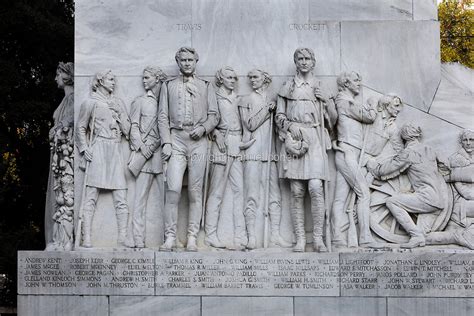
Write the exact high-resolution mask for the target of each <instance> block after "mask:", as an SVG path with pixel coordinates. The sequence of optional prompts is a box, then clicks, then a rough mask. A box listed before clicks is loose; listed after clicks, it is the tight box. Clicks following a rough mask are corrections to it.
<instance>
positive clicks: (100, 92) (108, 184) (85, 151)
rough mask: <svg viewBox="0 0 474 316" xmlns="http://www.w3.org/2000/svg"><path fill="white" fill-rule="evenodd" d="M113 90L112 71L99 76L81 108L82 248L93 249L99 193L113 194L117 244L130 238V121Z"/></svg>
mask: <svg viewBox="0 0 474 316" xmlns="http://www.w3.org/2000/svg"><path fill="white" fill-rule="evenodd" d="M114 90H115V76H114V74H113V73H112V71H111V70H106V71H104V72H100V73H97V74H96V75H95V76H94V79H93V82H92V93H91V96H90V98H89V99H88V100H86V101H85V102H84V103H83V104H82V105H81V108H80V111H79V117H78V120H77V131H76V145H77V147H78V149H79V152H80V153H81V155H82V157H83V161H82V162H83V163H82V165H81V166H80V167H81V168H83V169H84V171H85V176H84V188H83V190H84V191H83V194H82V195H83V199H82V201H81V209H80V212H81V214H80V218H79V220H80V221H81V220H82V222H83V223H82V224H83V226H82V231H83V239H82V246H83V247H92V244H91V226H92V218H93V215H94V211H95V207H96V204H97V199H98V197H99V191H100V190H110V191H111V192H112V197H113V201H114V207H115V211H116V216H117V226H118V244H119V245H123V246H124V245H125V242H126V237H127V222H128V205H127V183H126V180H125V168H126V166H125V163H124V161H123V158H122V149H121V140H122V136H125V137H128V135H129V131H130V120H129V118H128V115H127V113H126V111H125V106H124V103H123V101H122V100H120V99H119V98H117V97H115V96H114V94H113V92H114ZM79 225H80V224H79ZM79 229H81V226H79ZM76 236H79V235H76ZM76 238H79V237H76Z"/></svg>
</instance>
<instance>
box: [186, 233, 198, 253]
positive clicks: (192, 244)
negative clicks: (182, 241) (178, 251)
mask: <svg viewBox="0 0 474 316" xmlns="http://www.w3.org/2000/svg"><path fill="white" fill-rule="evenodd" d="M197 250H198V247H197V239H196V236H194V235H188V243H187V245H186V251H190V252H196V251H197Z"/></svg>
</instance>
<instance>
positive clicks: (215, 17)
mask: <svg viewBox="0 0 474 316" xmlns="http://www.w3.org/2000/svg"><path fill="white" fill-rule="evenodd" d="M307 3H308V0H303V1H295V0H291V1H286V0H264V1H251V0H243V1H239V0H231V1H218V0H208V1H197V0H193V13H192V15H193V23H201V24H202V28H201V30H199V31H193V35H192V42H193V43H192V44H193V46H194V47H195V48H196V49H197V51H198V52H199V54H200V61H199V64H198V65H200V66H199V67H200V72H201V74H205V75H209V74H211V75H212V74H214V73H215V71H216V70H217V68H218V67H220V66H221V65H230V66H233V67H235V70H236V71H237V73H238V74H241V73H244V72H247V71H249V70H250V69H252V68H256V67H257V68H262V69H266V70H267V71H269V72H270V73H271V74H272V75H291V74H292V73H293V72H294V64H293V52H294V50H295V49H296V48H297V47H301V46H304V47H311V48H312V49H313V50H314V51H315V55H316V60H317V62H318V67H317V69H316V71H315V73H316V75H336V74H338V73H339V70H340V68H339V64H340V63H339V49H340V47H339V43H340V40H339V24H338V23H335V22H327V23H323V24H322V25H321V26H320V29H319V30H311V31H305V30H300V31H298V30H291V28H294V26H291V25H292V24H298V25H301V24H307V23H308V18H309V16H308V6H307Z"/></svg>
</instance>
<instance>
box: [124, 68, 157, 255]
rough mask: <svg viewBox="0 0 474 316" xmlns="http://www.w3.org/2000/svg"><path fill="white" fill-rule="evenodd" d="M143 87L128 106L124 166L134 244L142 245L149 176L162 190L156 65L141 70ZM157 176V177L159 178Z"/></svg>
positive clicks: (149, 185)
mask: <svg viewBox="0 0 474 316" xmlns="http://www.w3.org/2000/svg"><path fill="white" fill-rule="evenodd" d="M142 79H143V87H144V88H145V91H146V93H145V94H144V95H142V96H139V97H138V98H136V99H135V100H134V101H133V103H132V106H131V110H130V121H131V129H130V146H131V148H132V154H131V156H130V161H129V163H128V168H129V169H130V171H131V172H132V174H133V175H134V176H135V177H136V186H135V202H134V212H133V217H132V233H133V240H134V243H135V247H137V248H143V247H145V227H146V223H145V215H146V206H147V201H148V195H149V193H150V188H151V185H152V182H153V180H155V181H157V183H158V187H159V189H160V190H161V191H162V190H163V185H162V180H163V179H162V178H160V177H158V175H159V174H161V173H162V172H163V168H162V162H161V140H160V135H159V133H158V96H159V95H160V90H161V85H162V81H164V80H166V75H165V73H164V72H163V71H162V70H161V69H160V68H158V67H151V66H148V67H146V68H145V69H144V70H143V77H142ZM160 180H161V181H160Z"/></svg>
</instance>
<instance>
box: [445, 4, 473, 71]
mask: <svg viewBox="0 0 474 316" xmlns="http://www.w3.org/2000/svg"><path fill="white" fill-rule="evenodd" d="M472 5H473V1H472V0H465V1H462V2H460V1H458V0H443V2H441V3H440V4H439V6H438V19H439V22H440V31H441V61H442V62H459V63H461V64H464V65H465V66H467V67H470V68H474V37H473V36H474V10H473V9H472Z"/></svg>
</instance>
